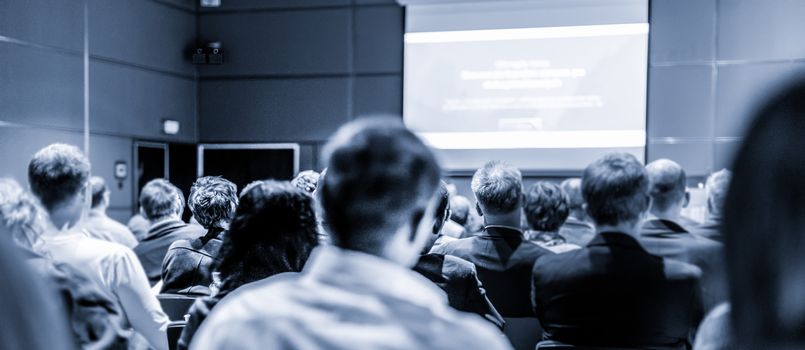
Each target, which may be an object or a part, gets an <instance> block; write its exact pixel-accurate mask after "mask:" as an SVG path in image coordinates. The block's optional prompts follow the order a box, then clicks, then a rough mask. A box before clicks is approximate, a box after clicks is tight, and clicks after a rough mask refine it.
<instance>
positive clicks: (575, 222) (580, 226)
mask: <svg viewBox="0 0 805 350" xmlns="http://www.w3.org/2000/svg"><path fill="white" fill-rule="evenodd" d="M559 235H561V236H562V237H564V238H565V240H566V241H567V243H570V244H575V245H577V246H580V247H584V246H586V245H587V243H590V240H592V239H593V237H594V236H595V228H594V227H593V225H592V224H590V223H588V222H585V221H581V220H579V219H576V218H574V217H568V218H567V221H565V223H564V224H563V225H562V227H561V228H559Z"/></svg>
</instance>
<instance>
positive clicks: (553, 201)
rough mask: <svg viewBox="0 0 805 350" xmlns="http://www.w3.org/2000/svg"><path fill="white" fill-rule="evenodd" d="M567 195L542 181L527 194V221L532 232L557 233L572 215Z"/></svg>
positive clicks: (525, 208) (556, 187)
mask: <svg viewBox="0 0 805 350" xmlns="http://www.w3.org/2000/svg"><path fill="white" fill-rule="evenodd" d="M568 202H569V200H568V198H567V194H565V192H564V191H562V188H560V187H559V186H558V185H556V184H553V183H550V182H546V181H540V182H537V183H535V184H534V185H532V186H531V187H530V188H529V189H528V191H526V194H525V204H524V205H523V209H524V210H525V217H526V221H528V226H529V227H530V228H531V229H532V230H536V231H545V232H556V231H559V228H560V227H562V225H563V224H564V223H565V220H567V216H568V214H569V213H570V210H569V208H568Z"/></svg>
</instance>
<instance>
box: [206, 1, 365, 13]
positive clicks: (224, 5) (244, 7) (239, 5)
mask: <svg viewBox="0 0 805 350" xmlns="http://www.w3.org/2000/svg"><path fill="white" fill-rule="evenodd" d="M349 4H350V0H236V1H221V6H220V7H217V8H213V7H199V10H200V11H201V12H216V11H222V10H223V11H248V10H252V11H253V10H270V9H288V8H298V9H304V8H312V7H331V6H349Z"/></svg>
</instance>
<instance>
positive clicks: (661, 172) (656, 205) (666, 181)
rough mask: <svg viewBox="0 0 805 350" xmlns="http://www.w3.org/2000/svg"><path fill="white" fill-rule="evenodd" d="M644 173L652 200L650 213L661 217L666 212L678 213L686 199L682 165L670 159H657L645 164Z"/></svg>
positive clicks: (684, 204)
mask: <svg viewBox="0 0 805 350" xmlns="http://www.w3.org/2000/svg"><path fill="white" fill-rule="evenodd" d="M646 174H647V175H648V181H649V194H650V195H651V200H652V205H651V213H652V214H654V215H656V216H658V217H661V218H665V216H667V214H671V216H677V215H679V212H680V210H681V209H682V208H683V207H685V206H687V201H688V197H687V194H686V189H685V184H686V183H687V176H686V175H685V170H684V169H682V166H680V165H679V164H677V163H676V162H674V161H672V160H670V159H658V160H655V161H653V162H651V163H649V164H648V165H646ZM671 219H673V218H671Z"/></svg>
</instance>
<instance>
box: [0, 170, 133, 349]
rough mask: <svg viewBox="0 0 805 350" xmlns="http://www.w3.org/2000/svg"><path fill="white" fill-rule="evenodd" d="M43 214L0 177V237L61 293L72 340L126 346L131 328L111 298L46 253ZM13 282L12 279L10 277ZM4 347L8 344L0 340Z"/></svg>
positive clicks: (85, 345)
mask: <svg viewBox="0 0 805 350" xmlns="http://www.w3.org/2000/svg"><path fill="white" fill-rule="evenodd" d="M46 220H47V217H46V214H45V213H44V211H43V209H41V208H40V207H39V205H38V204H37V202H36V200H35V199H34V198H33V197H31V196H30V195H29V194H28V193H26V192H25V191H24V190H23V189H22V187H20V185H19V184H18V183H17V182H16V181H14V180H12V179H0V229H3V230H7V231H8V233H7V234H6V233H4V234H3V235H2V236H0V240H4V239H7V238H8V237H9V236H10V237H11V238H12V240H13V241H14V242H15V243H16V244H17V246H18V247H19V248H20V249H19V251H20V259H22V260H23V261H25V262H26V264H27V265H28V267H30V268H31V270H32V271H33V272H34V273H35V275H36V276H37V277H40V278H42V279H44V280H45V281H46V283H49V284H50V285H47V286H46V287H49V288H48V289H55V290H56V291H57V292H58V296H59V297H61V298H60V299H61V300H58V301H61V302H62V304H61V305H58V307H59V308H64V309H65V310H66V311H67V319H68V320H69V322H70V324H71V325H72V327H70V328H71V330H72V332H73V338H74V341H75V343H76V345H78V346H79V347H83V348H104V349H108V348H120V347H126V346H127V344H128V341H129V338H130V337H131V331H129V330H124V329H123V328H122V325H123V324H124V323H125V321H124V320H123V319H122V313H121V312H120V310H119V309H117V308H116V307H115V304H114V303H113V302H112V299H111V297H109V296H107V295H106V293H104V292H103V291H102V290H100V288H99V287H97V286H95V284H94V283H93V282H92V281H90V280H89V278H87V277H86V276H83V275H82V274H81V272H80V271H77V270H75V269H73V268H71V267H70V266H69V265H67V264H64V263H56V262H53V261H51V259H50V258H49V257H48V253H47V250H46V249H45V247H44V246H43V245H42V241H41V239H42V235H43V234H44V233H45V230H46V229H47V223H46ZM11 281H15V280H13V279H12V280H11ZM3 345H8V344H5V343H3Z"/></svg>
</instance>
